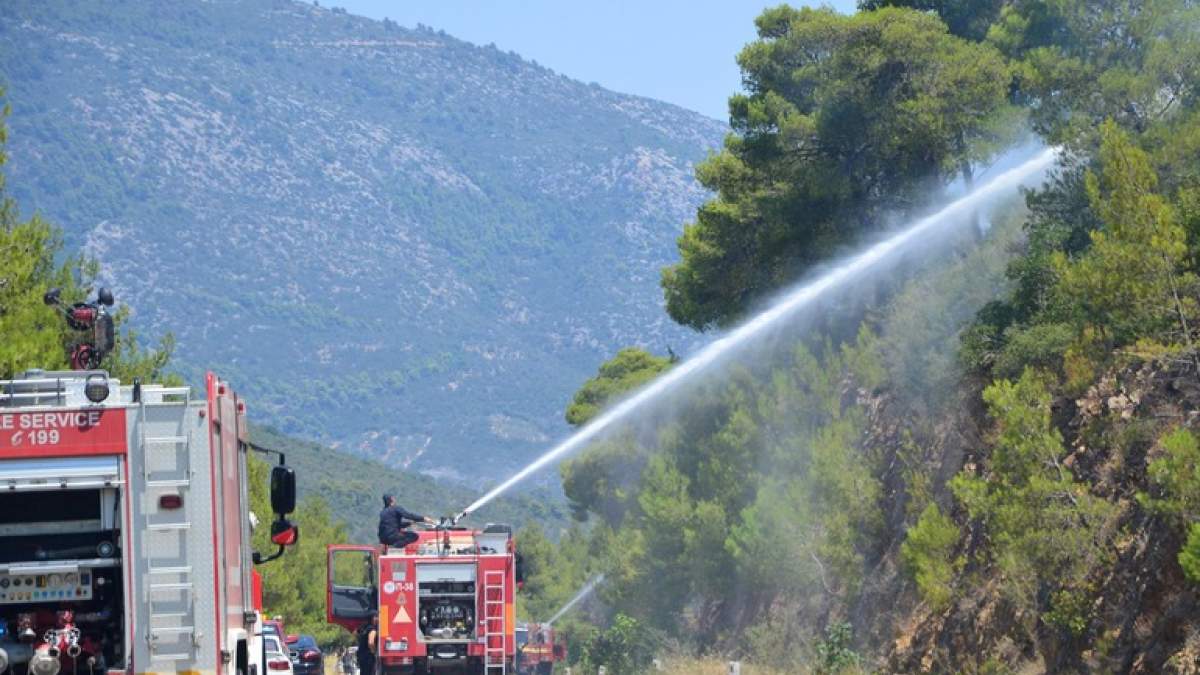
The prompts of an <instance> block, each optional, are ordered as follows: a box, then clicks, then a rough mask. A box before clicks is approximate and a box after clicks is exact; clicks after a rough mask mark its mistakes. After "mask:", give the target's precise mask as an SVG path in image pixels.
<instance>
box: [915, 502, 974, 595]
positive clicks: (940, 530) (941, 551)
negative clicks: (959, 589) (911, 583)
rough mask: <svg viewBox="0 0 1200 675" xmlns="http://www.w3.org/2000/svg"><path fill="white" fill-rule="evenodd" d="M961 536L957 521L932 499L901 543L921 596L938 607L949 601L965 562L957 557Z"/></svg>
mask: <svg viewBox="0 0 1200 675" xmlns="http://www.w3.org/2000/svg"><path fill="white" fill-rule="evenodd" d="M958 537H959V530H958V525H956V524H955V523H954V521H953V520H951V519H950V518H949V517H948V516H946V515H944V514H943V513H942V511H941V509H939V508H938V506H937V504H933V503H931V504H929V505H928V506H926V507H925V510H924V511H922V512H921V517H920V518H919V519H917V523H916V525H914V526H913V527H912V528H911V529H909V531H908V532H907V533H906V534H905V537H904V543H903V544H902V545H901V547H900V556H901V557H902V558H903V559H904V563H905V565H906V566H907V567H908V569H909V571H910V573H911V574H912V575H913V578H914V579H915V580H916V582H917V589H918V590H919V591H920V592H921V598H922V599H924V600H925V602H927V603H929V605H930V606H931V607H932V608H933V609H934V610H935V611H936V610H940V609H942V608H944V607H945V606H946V605H948V604H949V603H950V599H951V597H952V595H953V591H954V587H953V581H954V575H955V573H956V572H957V571H958V569H960V568H961V567H962V565H963V562H964V561H963V560H962V559H961V558H955V557H954V549H955V548H956V547H957V545H958Z"/></svg>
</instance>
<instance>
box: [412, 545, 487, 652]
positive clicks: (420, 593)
mask: <svg viewBox="0 0 1200 675" xmlns="http://www.w3.org/2000/svg"><path fill="white" fill-rule="evenodd" d="M475 602H476V594H475V566H474V565H462V564H453V563H444V564H425V565H417V626H418V627H419V628H420V631H421V634H422V635H423V636H424V638H425V642H431V643H438V642H465V641H469V640H471V639H473V638H474V636H475V619H476V617H477V616H478V613H477V611H476V607H475ZM443 651H446V650H443ZM436 653H437V652H434V651H431V654H436ZM446 653H447V654H449V652H448V651H446ZM465 655H466V653H465V652H463V656H465Z"/></svg>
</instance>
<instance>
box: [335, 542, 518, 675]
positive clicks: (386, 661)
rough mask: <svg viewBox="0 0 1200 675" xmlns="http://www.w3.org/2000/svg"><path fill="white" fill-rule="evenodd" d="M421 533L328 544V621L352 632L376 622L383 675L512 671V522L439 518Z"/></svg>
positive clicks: (514, 567)
mask: <svg viewBox="0 0 1200 675" xmlns="http://www.w3.org/2000/svg"><path fill="white" fill-rule="evenodd" d="M418 535H419V538H418V540H417V541H415V542H413V543H412V544H409V545H408V546H406V547H404V548H393V549H391V550H386V549H384V548H382V547H375V546H341V545H335V546H330V547H328V555H329V560H328V565H329V570H328V590H327V613H328V619H329V622H330V623H335V624H339V625H341V626H344V627H345V628H347V629H349V630H351V631H358V630H359V629H360V628H361V627H363V626H364V624H366V623H367V622H369V621H372V620H376V621H377V622H378V639H377V650H376V653H377V654H378V659H377V662H376V665H377V668H378V671H379V672H380V673H413V674H419V673H427V672H429V671H442V670H448V671H451V672H458V673H470V674H472V675H474V674H482V675H492V674H493V673H495V674H499V675H504V674H505V673H511V672H513V665H514V662H513V657H514V654H515V649H516V642H515V640H514V636H513V630H514V628H515V627H516V624H515V613H514V605H513V602H514V593H515V590H516V585H517V581H518V572H517V564H516V551H515V547H514V543H513V537H512V528H510V527H509V526H507V525H488V526H486V527H484V528H482V529H478V530H475V529H468V528H465V527H459V526H453V525H450V524H449V521H445V524H443V525H440V526H438V527H437V528H435V529H432V530H424V531H420V532H418ZM363 675H371V674H367V673H364V674H363Z"/></svg>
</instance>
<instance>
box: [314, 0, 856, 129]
mask: <svg viewBox="0 0 1200 675" xmlns="http://www.w3.org/2000/svg"><path fill="white" fill-rule="evenodd" d="M321 4H322V5H323V6H326V7H330V6H334V7H345V8H346V10H347V11H349V12H351V13H353V14H360V15H362V16H368V17H371V18H373V19H382V18H384V17H387V18H390V19H391V20H393V21H396V22H398V23H400V24H401V25H405V26H409V27H412V26H415V25H416V24H417V23H423V24H425V25H427V26H432V27H434V28H437V29H442V30H445V31H446V32H447V33H449V34H451V35H453V36H455V37H458V38H461V39H463V40H468V41H470V42H474V43H477V44H488V43H491V42H494V43H496V46H497V47H499V48H500V49H503V50H505V51H508V50H512V51H515V52H517V53H518V54H520V55H521V56H524V57H525V58H527V59H533V60H535V61H537V62H538V63H540V64H542V65H543V66H547V67H549V68H553V69H554V70H556V71H558V72H560V73H563V74H564V75H568V76H570V77H573V78H576V79H579V80H583V81H584V82H598V83H599V84H601V85H602V86H604V87H607V88H609V89H613V90H615V91H620V92H625V93H630V94H638V95H641V96H649V97H651V98H657V99H661V100H663V101H668V102H670V103H675V104H677V105H681V106H683V107H685V108H690V109H692V110H696V111H699V112H702V113H704V114H706V115H709V116H710V117H715V118H717V119H720V120H725V119H726V108H725V102H726V100H727V99H728V98H729V95H730V94H732V93H733V92H735V91H737V90H738V89H739V88H740V87H741V75H740V73H739V72H738V68H737V64H736V63H735V62H734V57H735V56H736V55H737V53H738V51H740V50H741V48H742V46H743V45H744V44H746V43H747V42H749V41H750V40H752V39H754V17H756V16H758V14H759V13H761V12H762V10H763V9H764V8H766V7H771V6H774V5H778V4H780V3H779V2H778V1H775V2H767V1H763V0H600V1H596V0H587V1H583V0H323V1H322V2H321ZM792 4H794V5H799V4H812V5H819V4H827V5H830V6H832V7H834V8H836V9H838V10H839V11H842V12H853V11H854V6H855V2H854V0H827V1H825V2H812V3H801V2H794V3H792Z"/></svg>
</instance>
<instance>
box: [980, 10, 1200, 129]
mask: <svg viewBox="0 0 1200 675" xmlns="http://www.w3.org/2000/svg"><path fill="white" fill-rule="evenodd" d="M1197 11H1198V10H1197V8H1196V7H1195V6H1194V4H1193V3H1189V2H1186V1H1184V0H1148V1H1146V2H1134V3H1131V2H1126V1H1124V0H1087V1H1086V2H1084V1H1082V0H1051V1H1039V0H1030V1H1021V2H1012V3H1006V6H1005V7H1004V9H1003V11H1002V13H1001V16H1000V18H999V20H997V21H996V23H994V24H993V26H992V27H991V29H990V30H989V32H988V41H989V42H990V43H992V44H995V45H997V46H998V47H999V48H1000V49H1002V50H1003V51H1005V52H1006V53H1007V54H1008V55H1010V56H1012V57H1014V58H1016V59H1019V66H1018V72H1019V89H1020V98H1021V99H1022V100H1023V101H1024V102H1026V103H1027V104H1028V106H1029V108H1030V109H1031V112H1032V116H1033V121H1034V124H1035V127H1036V128H1037V130H1038V131H1039V132H1041V133H1042V134H1043V135H1044V136H1045V137H1046V138H1047V139H1048V140H1049V141H1051V142H1054V143H1062V142H1064V141H1065V142H1070V143H1078V142H1079V141H1080V140H1081V139H1082V138H1086V137H1088V136H1089V135H1090V133H1091V130H1092V129H1094V128H1095V127H1097V126H1098V125H1099V124H1100V123H1101V122H1102V121H1103V120H1105V119H1107V118H1114V119H1116V120H1117V122H1118V123H1119V124H1120V125H1121V126H1122V127H1124V128H1126V129H1136V130H1139V131H1141V130H1145V129H1148V128H1150V127H1151V126H1153V125H1154V124H1155V123H1158V122H1160V121H1162V120H1163V118H1164V117H1166V116H1167V115H1169V114H1171V113H1173V112H1174V111H1175V110H1177V108H1178V107H1179V106H1180V105H1181V104H1184V105H1186V104H1187V103H1189V102H1191V101H1193V100H1194V99H1195V96H1196V83H1197V82H1200V71H1197V68H1198V67H1200V66H1198V65H1197V64H1198V63H1200V59H1197V58H1196V57H1197V55H1198V54H1200V38H1198V36H1197V35H1196V33H1195V31H1193V30H1191V28H1190V27H1191V26H1194V25H1195V22H1196V20H1197Z"/></svg>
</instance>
